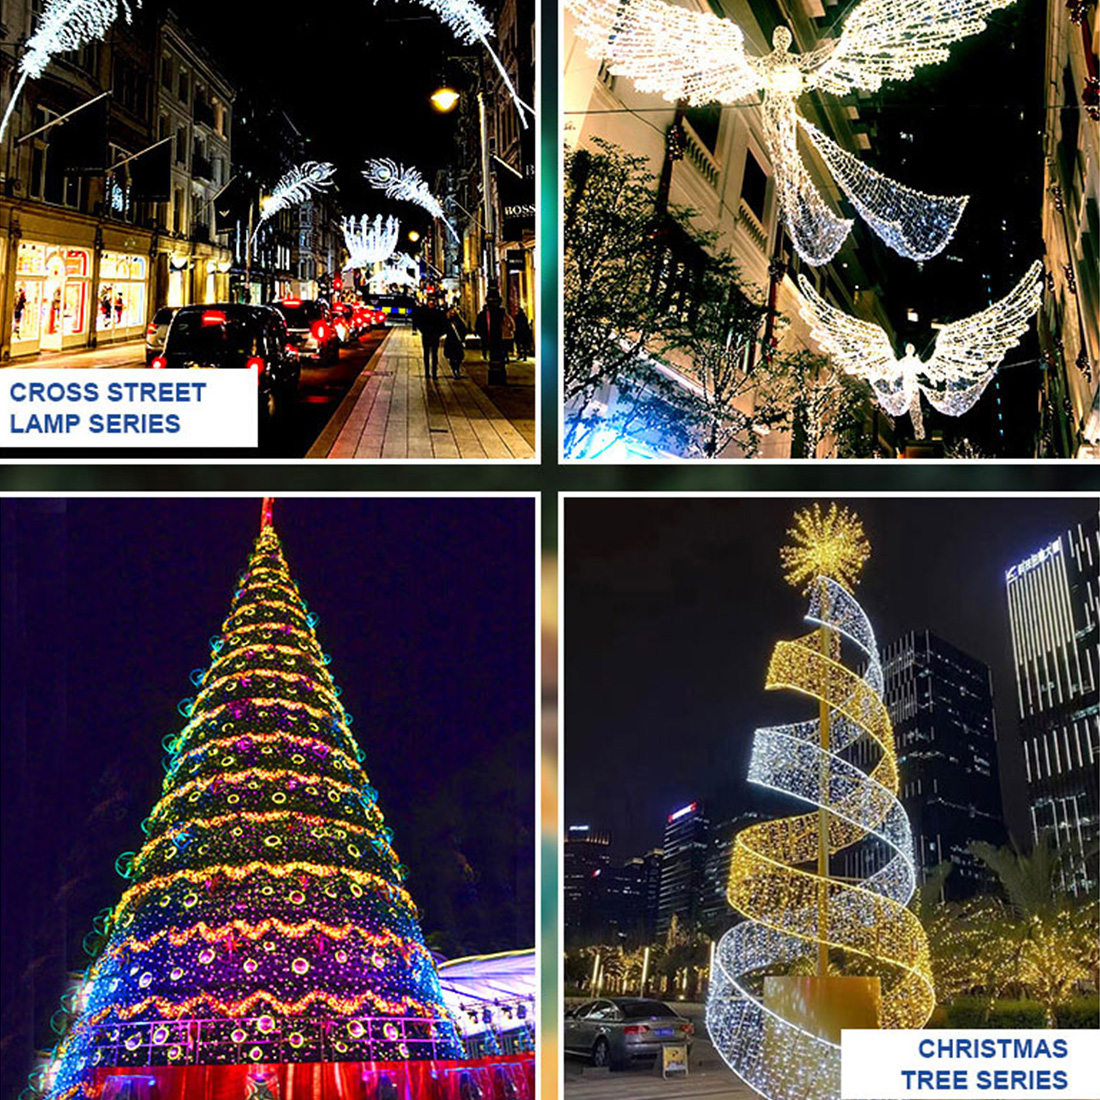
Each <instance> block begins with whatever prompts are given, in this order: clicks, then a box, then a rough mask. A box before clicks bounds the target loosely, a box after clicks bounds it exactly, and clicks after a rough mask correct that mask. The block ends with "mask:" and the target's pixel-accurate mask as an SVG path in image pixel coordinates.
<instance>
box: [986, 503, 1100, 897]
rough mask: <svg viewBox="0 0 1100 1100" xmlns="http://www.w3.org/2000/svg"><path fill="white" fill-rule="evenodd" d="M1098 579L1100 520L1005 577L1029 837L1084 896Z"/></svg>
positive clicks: (1097, 734) (1092, 869)
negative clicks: (1048, 848) (1047, 846)
mask: <svg viewBox="0 0 1100 1100" xmlns="http://www.w3.org/2000/svg"><path fill="white" fill-rule="evenodd" d="M1098 573H1100V524H1098V520H1097V516H1096V515H1095V514H1093V515H1092V516H1091V517H1090V518H1089V519H1088V520H1086V521H1082V522H1081V523H1079V524H1077V525H1076V526H1075V527H1073V528H1071V529H1070V530H1068V531H1064V532H1062V533H1061V534H1059V535H1058V536H1057V537H1056V538H1054V539H1052V540H1051V541H1050V542H1049V543H1047V544H1045V545H1044V546H1040V547H1038V548H1036V550H1035V551H1034V552H1033V553H1032V554H1030V555H1029V556H1028V557H1027V558H1025V559H1024V560H1023V561H1021V562H1018V563H1016V564H1015V565H1013V566H1012V567H1011V568H1010V569H1008V570H1007V572H1006V573H1005V592H1006V596H1007V599H1008V616H1009V623H1010V627H1011V632H1012V655H1013V663H1014V666H1015V670H1016V694H1017V703H1018V707H1019V716H1020V725H1019V736H1020V744H1021V748H1022V751H1023V757H1024V767H1025V772H1026V777H1027V787H1028V802H1029V812H1030V818H1031V831H1032V836H1031V839H1032V841H1033V842H1034V843H1040V842H1044V841H1046V842H1053V844H1054V845H1055V846H1056V847H1057V849H1058V850H1059V852H1062V853H1064V854H1065V859H1066V865H1065V876H1066V882H1065V885H1066V887H1067V888H1068V889H1070V890H1072V891H1074V892H1081V893H1088V892H1090V891H1095V889H1096V884H1097V874H1096V853H1095V845H1096V841H1097V839H1098V837H1100V811H1098V797H1097V767H1098V758H1100V702H1098V700H1097V671H1098V670H1097V641H1098V627H1097V588H1098V585H1100V581H1098ZM1090 849H1091V852H1090Z"/></svg>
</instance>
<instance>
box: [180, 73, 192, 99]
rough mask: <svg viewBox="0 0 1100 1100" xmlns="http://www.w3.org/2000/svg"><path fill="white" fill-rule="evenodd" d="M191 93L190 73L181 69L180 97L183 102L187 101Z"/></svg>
mask: <svg viewBox="0 0 1100 1100" xmlns="http://www.w3.org/2000/svg"><path fill="white" fill-rule="evenodd" d="M190 94H191V81H190V79H189V77H188V74H187V73H186V72H184V71H183V69H180V81H179V97H180V102H181V103H187V102H188V97H189V96H190Z"/></svg>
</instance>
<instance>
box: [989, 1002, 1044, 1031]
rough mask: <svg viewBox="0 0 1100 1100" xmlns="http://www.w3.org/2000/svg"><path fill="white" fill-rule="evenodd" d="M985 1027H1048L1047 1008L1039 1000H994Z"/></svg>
mask: <svg viewBox="0 0 1100 1100" xmlns="http://www.w3.org/2000/svg"><path fill="white" fill-rule="evenodd" d="M981 1026H983V1027H992V1028H1008V1027H1046V1026H1047V1010H1046V1008H1045V1007H1044V1006H1043V1005H1042V1004H1040V1003H1039V1002H1038V1001H994V1002H993V1004H992V1005H990V1008H989V1011H988V1012H987V1013H986V1016H985V1023H984V1024H982V1025H981Z"/></svg>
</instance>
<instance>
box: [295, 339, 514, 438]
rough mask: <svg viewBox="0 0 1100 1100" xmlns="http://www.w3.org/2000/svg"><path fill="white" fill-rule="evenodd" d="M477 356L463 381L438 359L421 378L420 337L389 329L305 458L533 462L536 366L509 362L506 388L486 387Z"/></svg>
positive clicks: (469, 361)
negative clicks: (434, 372) (434, 369)
mask: <svg viewBox="0 0 1100 1100" xmlns="http://www.w3.org/2000/svg"><path fill="white" fill-rule="evenodd" d="M486 374H487V370H486V367H485V364H484V363H483V362H482V361H481V357H480V354H479V353H476V352H475V353H474V354H473V355H472V356H471V355H470V354H469V353H468V354H467V357H466V361H465V362H464V363H463V365H462V377H461V378H452V377H451V369H450V367H449V366H448V365H447V362H446V360H445V359H444V358H443V356H442V353H441V354H440V357H439V378H438V380H436V381H432V382H428V381H426V380H425V378H424V359H423V354H422V352H421V347H420V337H419V336H418V335H417V334H416V333H415V332H414V331H413V330H412V329H411V328H410V327H408V326H406V325H397V326H395V327H394V328H392V329H391V330H390V332H389V334H388V335H387V337H386V339H385V340H384V341H383V342H382V344H381V346H380V347H379V349H378V350H377V351H376V352H375V354H374V356H373V357H372V358H371V361H370V362H369V363H368V364H367V366H366V367H365V368H364V369H363V371H362V373H361V374H360V375H359V377H358V378H357V379H356V381H355V384H354V385H353V386H352V388H351V390H350V391H349V392H348V395H347V397H345V398H344V401H343V403H342V404H341V405H340V407H339V409H337V411H336V414H335V415H334V416H333V418H332V420H331V421H330V423H329V425H328V427H326V428H325V430H324V431H323V432H322V433H321V435H320V437H319V438H318V440H317V442H316V443H315V444H314V445H313V447H312V448H311V449H310V452H309V454H308V455H307V456H306V457H307V458H482V459H484V458H497V459H509V458H521V459H522V458H527V459H530V458H534V456H535V446H534V442H535V380H534V376H535V368H534V365H533V364H530V363H529V364H523V363H520V364H509V365H508V377H509V384H508V385H507V386H490V385H489V384H488V383H487V381H485V376H486Z"/></svg>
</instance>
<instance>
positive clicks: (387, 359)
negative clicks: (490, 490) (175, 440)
mask: <svg viewBox="0 0 1100 1100" xmlns="http://www.w3.org/2000/svg"><path fill="white" fill-rule="evenodd" d="M439 362H440V370H439V378H438V380H436V381H426V380H425V378H424V364H423V357H422V353H421V346H420V338H419V336H418V335H417V334H416V333H415V332H414V331H413V330H412V329H411V328H410V327H409V326H408V325H404V324H398V325H394V326H392V327H390V328H388V329H386V330H384V331H376V332H371V333H368V334H367V335H365V336H363V337H361V338H360V339H359V340H358V341H356V342H354V343H352V344H350V345H348V346H346V347H344V348H342V349H341V352H340V359H339V361H338V362H336V363H332V364H329V365H326V366H315V365H312V364H308V363H307V364H303V366H302V376H301V381H300V383H299V386H298V402H297V405H296V406H295V407H294V408H293V409H291V410H290V412H289V414H288V415H287V416H286V417H285V418H284V420H283V421H282V423H280V424H279V426H278V428H277V429H276V430H273V431H271V432H269V433H261V441H260V446H259V448H257V449H256V450H255V451H250V450H242V449H239V448H238V449H233V450H229V449H226V450H223V451H217V452H209V451H207V452H196V453H194V454H192V453H191V452H183V451H180V450H178V449H174V448H163V449H158V450H150V449H144V450H142V451H138V450H136V449H126V450H121V449H120V450H119V451H118V452H116V453H118V454H119V455H122V456H125V457H131V456H132V457H138V456H139V455H140V456H143V457H159V458H184V457H219V458H254V457H262V458H302V457H303V456H305V457H308V458H375V459H377V458H386V459H432V458H442V459H465V458H475V459H517V458H518V459H524V458H526V459H533V458H534V456H535V364H534V361H533V360H530V359H528V360H521V361H519V362H516V361H514V360H513V361H511V362H509V363H508V384H507V385H505V386H500V385H492V386H490V385H489V382H488V364H487V363H486V362H485V360H484V359H483V358H482V355H481V352H480V351H479V350H478V349H477V348H476V346H469V347H468V348H467V351H466V358H465V360H464V362H463V364H462V377H461V378H457V379H456V378H453V377H452V376H451V370H450V367H449V366H448V365H447V363H446V361H445V360H444V359H443V356H442V354H441V355H440V359H439ZM7 365H8V366H9V367H10V368H14V369H18V368H21V367H52V368H57V367H66V368H69V367H71V368H74V369H80V368H119V367H144V366H145V345H144V343H143V342H141V341H133V342H129V343H124V344H115V345H108V346H106V347H102V348H89V349H81V350H79V351H71V352H52V353H45V354H42V355H36V356H34V357H33V358H27V359H18V360H15V361H14V362H12V363H9V364H7ZM48 453H50V452H48V451H47V450H46V449H45V448H42V449H37V448H35V449H30V448H28V449H26V450H23V449H20V452H19V454H20V455H21V456H25V457H26V458H28V459H34V458H40V457H44V456H45V455H46V454H48ZM53 453H55V454H56V453H57V452H53ZM106 456H107V452H105V451H95V452H88V453H87V454H84V453H83V452H80V453H78V452H77V451H74V450H66V451H65V452H64V457H68V458H78V457H100V458H102V457H106Z"/></svg>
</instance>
